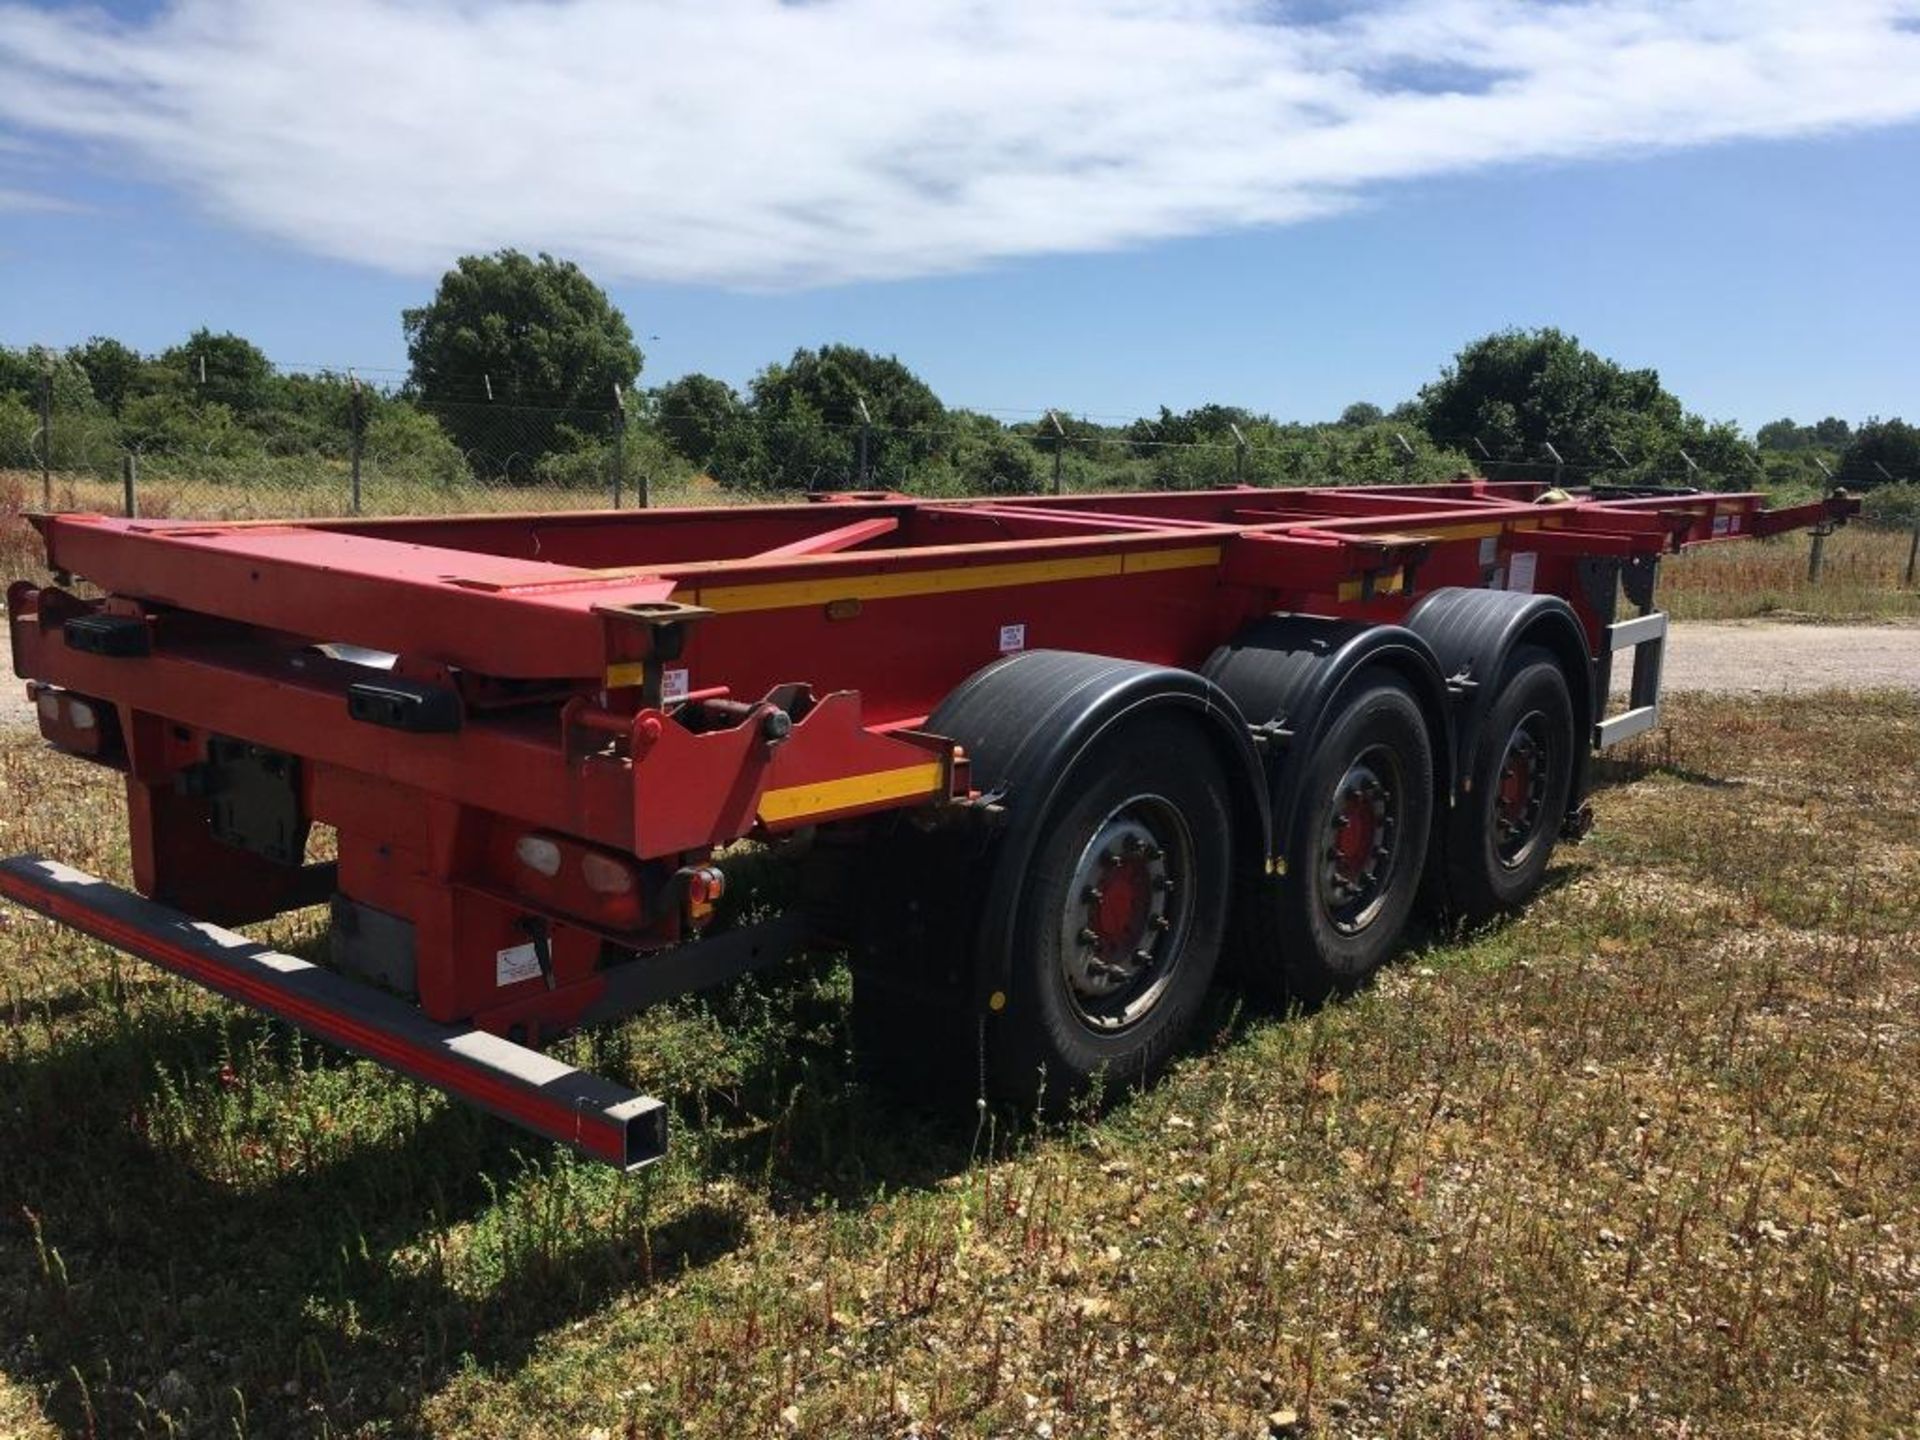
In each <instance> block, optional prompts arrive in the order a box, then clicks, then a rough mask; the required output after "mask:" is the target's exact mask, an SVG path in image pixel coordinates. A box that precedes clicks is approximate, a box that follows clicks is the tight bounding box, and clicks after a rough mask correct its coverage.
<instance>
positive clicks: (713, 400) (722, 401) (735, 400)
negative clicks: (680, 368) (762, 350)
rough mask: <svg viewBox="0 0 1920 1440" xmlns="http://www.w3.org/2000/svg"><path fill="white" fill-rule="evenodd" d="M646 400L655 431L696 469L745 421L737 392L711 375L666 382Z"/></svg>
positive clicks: (683, 376)
mask: <svg viewBox="0 0 1920 1440" xmlns="http://www.w3.org/2000/svg"><path fill="white" fill-rule="evenodd" d="M649 399H650V404H649V412H650V416H651V419H652V423H653V426H654V428H655V429H657V430H658V431H659V432H660V434H661V435H662V436H664V437H665V438H666V441H667V443H668V444H669V445H671V446H672V447H673V448H674V449H675V450H676V451H678V452H679V453H680V454H681V455H682V456H683V457H685V458H686V459H687V460H689V461H691V462H692V463H693V464H695V465H705V464H706V463H707V462H708V461H709V460H710V459H712V458H713V452H714V450H715V449H716V448H717V447H718V446H719V444H720V439H721V437H722V436H723V435H725V434H726V433H727V431H729V430H730V429H732V428H733V427H734V426H736V425H740V424H742V423H743V422H744V421H745V420H746V418H747V417H746V413H745V408H744V406H743V405H742V404H741V401H740V396H739V394H738V392H736V391H735V390H734V388H733V387H732V386H731V385H729V384H727V382H726V381H724V380H716V379H714V378H713V376H711V375H700V374H693V375H682V376H681V377H680V378H679V379H678V380H669V381H668V382H667V383H666V384H665V385H662V386H660V387H659V388H658V389H657V390H655V391H654V392H653V393H652V395H651V396H650V397H649Z"/></svg>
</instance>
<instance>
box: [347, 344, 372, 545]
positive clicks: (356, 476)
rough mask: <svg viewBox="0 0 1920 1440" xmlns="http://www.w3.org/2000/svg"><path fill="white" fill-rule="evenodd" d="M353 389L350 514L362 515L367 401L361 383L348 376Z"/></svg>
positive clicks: (349, 425) (350, 399)
mask: <svg viewBox="0 0 1920 1440" xmlns="http://www.w3.org/2000/svg"><path fill="white" fill-rule="evenodd" d="M347 378H348V381H349V383H350V384H351V386H352V388H351V389H350V390H348V392H347V457H348V461H349V464H350V468H351V470H352V474H353V499H352V502H351V509H350V510H349V512H348V513H350V514H353V515H358V514H359V513H360V457H361V455H362V454H363V453H364V452H365V450H366V443H367V401H366V396H364V395H362V394H361V393H360V381H359V379H358V378H357V377H354V376H348V377H347Z"/></svg>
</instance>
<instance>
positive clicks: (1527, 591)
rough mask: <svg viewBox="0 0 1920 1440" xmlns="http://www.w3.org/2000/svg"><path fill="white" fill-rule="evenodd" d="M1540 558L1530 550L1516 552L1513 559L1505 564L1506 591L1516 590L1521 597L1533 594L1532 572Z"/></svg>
mask: <svg viewBox="0 0 1920 1440" xmlns="http://www.w3.org/2000/svg"><path fill="white" fill-rule="evenodd" d="M1539 561H1540V557H1539V556H1538V555H1536V554H1535V553H1534V552H1533V551H1531V550H1516V551H1514V552H1513V559H1512V560H1510V561H1508V562H1507V589H1509V590H1517V591H1519V592H1520V593H1521V594H1522V595H1531V594H1532V593H1533V572H1534V569H1535V568H1536V567H1537V565H1538V564H1539Z"/></svg>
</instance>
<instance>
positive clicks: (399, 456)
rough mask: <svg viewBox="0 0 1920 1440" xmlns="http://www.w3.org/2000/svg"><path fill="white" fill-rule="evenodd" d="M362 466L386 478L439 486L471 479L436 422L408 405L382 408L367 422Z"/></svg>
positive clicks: (456, 448) (455, 448)
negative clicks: (368, 467)
mask: <svg viewBox="0 0 1920 1440" xmlns="http://www.w3.org/2000/svg"><path fill="white" fill-rule="evenodd" d="M364 454H365V456H366V463H367V464H369V465H374V466H378V467H379V469H380V471H381V472H382V473H383V474H384V475H387V476H389V477H397V478H400V479H412V480H418V481H423V482H426V483H430V484H434V485H442V486H449V487H450V486H454V485H460V484H464V483H465V482H467V481H469V480H471V479H472V478H473V475H472V473H471V472H470V471H469V470H468V469H467V459H466V456H465V455H463V454H461V453H460V447H459V446H458V445H456V444H454V443H453V441H452V440H450V439H448V438H447V432H446V431H444V430H442V429H441V428H440V422H439V421H437V420H435V419H434V418H433V417H432V416H431V415H427V414H423V413H422V412H421V411H419V410H416V409H414V408H413V406H411V405H407V404H404V403H399V402H395V403H390V404H386V405H382V406H381V407H380V408H379V409H378V410H377V411H376V412H375V413H374V416H373V418H372V419H370V420H369V421H368V422H367V436H366V447H365V451H364Z"/></svg>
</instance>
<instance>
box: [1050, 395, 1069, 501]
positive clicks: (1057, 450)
mask: <svg viewBox="0 0 1920 1440" xmlns="http://www.w3.org/2000/svg"><path fill="white" fill-rule="evenodd" d="M1047 422H1048V423H1049V424H1050V425H1052V426H1053V493H1054V494H1056V495H1058V494H1059V493H1060V455H1061V452H1062V451H1064V450H1065V449H1066V448H1067V431H1066V427H1065V426H1063V425H1062V424H1061V423H1060V417H1059V416H1058V415H1056V414H1054V413H1053V411H1051V410H1049V411H1047Z"/></svg>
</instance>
